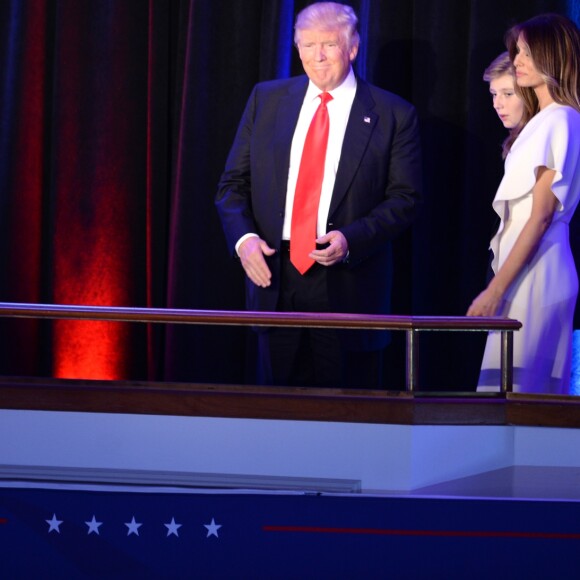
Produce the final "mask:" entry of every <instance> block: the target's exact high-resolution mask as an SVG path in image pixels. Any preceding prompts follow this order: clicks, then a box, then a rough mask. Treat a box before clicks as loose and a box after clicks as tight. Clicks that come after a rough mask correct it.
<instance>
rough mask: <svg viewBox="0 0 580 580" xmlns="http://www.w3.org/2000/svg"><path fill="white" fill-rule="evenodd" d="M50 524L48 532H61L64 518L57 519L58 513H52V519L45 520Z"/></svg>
mask: <svg viewBox="0 0 580 580" xmlns="http://www.w3.org/2000/svg"><path fill="white" fill-rule="evenodd" d="M45 521H46V523H47V524H48V533H49V534H50V532H58V533H59V534H60V524H62V520H57V519H56V514H52V519H51V520H45Z"/></svg>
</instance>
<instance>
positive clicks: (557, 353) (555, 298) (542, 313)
mask: <svg viewBox="0 0 580 580" xmlns="http://www.w3.org/2000/svg"><path fill="white" fill-rule="evenodd" d="M541 166H545V167H547V168H549V169H554V170H555V172H556V174H555V176H554V180H553V182H552V191H553V192H554V195H555V196H556V197H557V198H558V201H559V204H558V207H557V209H556V212H555V214H554V217H553V221H552V224H551V225H550V227H549V228H548V230H547V231H546V233H545V234H544V236H543V237H542V239H541V241H540V245H539V247H538V249H537V251H536V253H535V254H534V256H533V258H532V259H531V261H530V262H529V263H528V264H527V265H526V266H525V267H524V268H523V269H522V271H521V272H520V274H519V275H518V277H517V278H516V279H515V280H514V282H513V283H512V284H511V286H510V288H509V290H508V292H507V294H506V296H505V303H504V306H503V308H502V310H501V311H500V312H498V315H499V316H506V317H508V318H514V319H516V320H519V321H520V322H521V323H522V328H521V329H520V330H519V331H516V332H514V392H525V393H553V394H567V393H568V392H569V384H570V367H571V360H572V332H573V328H572V325H573V319H574V308H575V305H576V298H577V295H578V276H577V273H576V267H575V265H574V259H573V257H572V252H571V249H570V241H569V223H570V219H571V218H572V215H573V213H574V210H575V209H576V206H577V205H578V201H579V199H580V113H578V112H577V111H575V110H574V109H573V108H571V107H566V106H562V105H558V104H556V103H553V104H551V105H549V106H548V107H546V108H545V109H543V110H542V111H540V112H539V113H537V114H536V115H535V116H534V117H533V118H532V119H531V120H530V122H529V123H528V124H527V125H526V126H525V127H524V129H523V130H522V132H521V133H520V135H519V136H518V138H517V139H516V141H515V142H514V144H513V145H512V148H511V150H510V152H509V154H508V156H507V158H506V162H505V173H504V177H503V179H502V181H501V183H500V186H499V189H498V191H497V193H496V196H495V199H494V201H493V209H494V210H495V211H496V212H497V214H498V215H499V217H500V218H501V222H500V227H499V229H498V232H497V234H496V235H495V236H494V238H493V239H492V240H491V244H490V248H491V250H492V252H493V262H492V268H493V270H494V272H496V273H497V272H498V270H499V268H500V267H501V266H502V264H503V263H504V262H505V259H506V258H507V256H508V254H509V253H510V251H511V249H512V247H513V245H514V243H515V241H516V239H517V237H518V235H519V234H520V232H521V231H522V228H523V227H524V225H525V224H526V221H527V220H528V218H529V217H530V214H531V209H532V188H533V186H534V184H535V181H536V171H537V169H538V168H539V167H541ZM500 337H501V335H500V333H499V332H490V333H489V335H488V339H487V344H486V348H485V353H484V356H483V362H482V367H481V373H480V377H479V383H478V388H477V390H478V391H497V390H499V385H500V370H499V369H500V340H501V338H500Z"/></svg>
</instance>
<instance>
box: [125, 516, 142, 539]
mask: <svg viewBox="0 0 580 580" xmlns="http://www.w3.org/2000/svg"><path fill="white" fill-rule="evenodd" d="M125 525H126V526H127V528H129V531H128V532H127V535H128V536H130V535H131V534H135V535H136V536H138V535H139V528H140V527H141V526H142V525H143V524H138V523H137V522H136V521H135V516H133V519H132V520H131V521H130V522H129V523H128V524H125Z"/></svg>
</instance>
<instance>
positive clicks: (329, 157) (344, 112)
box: [282, 68, 356, 240]
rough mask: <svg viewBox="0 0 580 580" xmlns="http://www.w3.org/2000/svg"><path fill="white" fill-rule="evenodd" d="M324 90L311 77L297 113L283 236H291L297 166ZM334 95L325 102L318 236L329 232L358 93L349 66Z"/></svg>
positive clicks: (333, 92) (287, 237) (287, 238)
mask: <svg viewBox="0 0 580 580" xmlns="http://www.w3.org/2000/svg"><path fill="white" fill-rule="evenodd" d="M320 93H321V91H320V89H319V88H318V87H317V86H316V85H315V84H314V83H313V82H312V81H310V82H309V83H308V89H307V91H306V95H305V97H304V102H303V104H302V109H301V110H300V115H299V117H298V123H297V124H296V129H295V130H294V137H293V138H292V148H291V150H290V168H289V171H288V186H287V191H286V209H285V213H284V227H283V229H282V239H283V240H289V239H290V224H291V223H292V207H293V205H294V193H295V191H296V181H297V179H298V170H299V168H300V160H301V158H302V150H303V149H304V142H305V141H306V133H307V132H308V128H309V127H310V123H311V121H312V117H314V113H315V112H316V109H318V106H319V105H320V99H319V98H318V97H319V95H320ZM329 93H330V94H331V95H332V100H331V101H329V102H328V103H327V105H326V107H327V109H328V118H329V130H328V145H327V148H326V160H325V163H324V179H323V180H322V190H321V193H320V204H319V206H318V223H317V228H316V233H317V236H318V237H320V236H323V235H324V234H326V233H327V232H326V223H327V221H328V210H329V209H330V201H331V199H332V192H333V190H334V181H335V179H336V172H337V170H338V162H339V161H340V152H341V150H342V142H343V141H344V134H345V132H346V125H347V123H348V117H349V115H350V110H351V108H352V103H353V101H354V95H355V93H356V77H355V76H354V73H353V71H352V68H351V69H350V71H349V73H348V76H347V77H346V79H345V80H344V82H343V83H342V84H341V85H340V86H338V87H337V88H336V89H334V90H332V91H329Z"/></svg>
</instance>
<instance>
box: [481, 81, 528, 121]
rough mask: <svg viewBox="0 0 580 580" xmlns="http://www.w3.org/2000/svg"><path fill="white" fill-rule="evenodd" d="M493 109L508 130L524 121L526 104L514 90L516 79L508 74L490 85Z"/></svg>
mask: <svg viewBox="0 0 580 580" xmlns="http://www.w3.org/2000/svg"><path fill="white" fill-rule="evenodd" d="M489 92H490V93H491V96H492V98H493V108H494V109H495V112H496V113H497V114H498V117H499V118H500V120H501V122H502V123H503V126H504V127H505V128H506V129H513V128H514V127H515V126H517V124H518V123H519V122H520V121H521V120H522V116H523V114H524V102H523V101H522V100H521V99H520V98H519V97H518V95H517V94H516V92H515V89H514V77H513V76H512V75H511V74H509V73H507V74H505V75H502V76H500V77H497V78H495V79H492V80H491V81H490V83H489Z"/></svg>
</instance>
